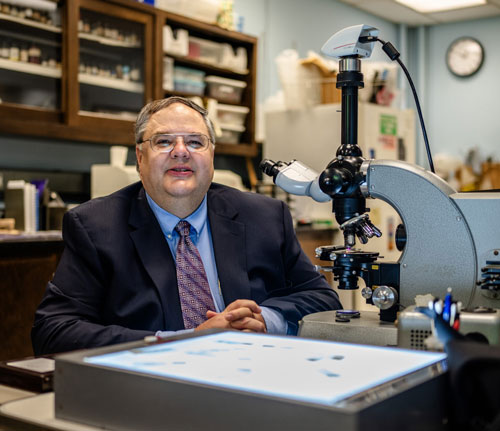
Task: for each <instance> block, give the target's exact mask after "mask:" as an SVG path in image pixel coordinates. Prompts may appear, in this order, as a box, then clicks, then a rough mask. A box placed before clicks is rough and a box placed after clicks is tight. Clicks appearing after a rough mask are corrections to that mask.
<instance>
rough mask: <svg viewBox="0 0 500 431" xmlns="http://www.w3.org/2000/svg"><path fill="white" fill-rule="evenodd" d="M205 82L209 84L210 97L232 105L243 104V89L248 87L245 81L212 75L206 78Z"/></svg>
mask: <svg viewBox="0 0 500 431" xmlns="http://www.w3.org/2000/svg"><path fill="white" fill-rule="evenodd" d="M205 82H206V83H207V84H208V96H209V97H213V98H214V99H217V100H220V101H222V102H230V103H241V96H242V93H243V89H244V88H245V87H246V86H247V83H246V82H244V81H237V80H235V79H228V78H221V77H219V76H211V75H209V76H207V77H206V78H205Z"/></svg>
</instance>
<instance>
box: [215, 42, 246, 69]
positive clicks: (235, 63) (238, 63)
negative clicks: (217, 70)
mask: <svg viewBox="0 0 500 431" xmlns="http://www.w3.org/2000/svg"><path fill="white" fill-rule="evenodd" d="M220 66H221V67H224V68H226V69H231V70H234V71H236V72H241V73H248V69H247V67H248V57H247V50H246V49H245V48H243V47H242V46H240V47H238V48H236V53H235V52H234V49H233V47H232V46H231V45H229V44H228V43H223V44H222V51H221V59H220Z"/></svg>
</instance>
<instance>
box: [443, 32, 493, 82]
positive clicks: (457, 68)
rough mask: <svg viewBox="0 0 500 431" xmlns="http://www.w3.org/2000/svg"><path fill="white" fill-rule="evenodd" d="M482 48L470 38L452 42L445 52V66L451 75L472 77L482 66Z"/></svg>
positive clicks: (461, 38)
mask: <svg viewBox="0 0 500 431" xmlns="http://www.w3.org/2000/svg"><path fill="white" fill-rule="evenodd" d="M483 61H484V48H483V46H482V45H481V43H480V42H479V41H477V40H476V39H474V38H472V37H460V38H458V39H456V40H454V41H453V42H452V43H451V45H450V46H449V48H448V51H447V52H446V65H447V66H448V69H449V70H450V72H451V73H453V74H454V75H456V76H459V77H461V78H466V77H469V76H472V75H474V74H475V73H476V72H477V71H478V70H479V69H480V68H481V66H482V65H483Z"/></svg>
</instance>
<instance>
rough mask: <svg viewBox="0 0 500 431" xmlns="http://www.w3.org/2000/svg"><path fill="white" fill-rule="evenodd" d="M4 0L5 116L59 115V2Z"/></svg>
mask: <svg viewBox="0 0 500 431" xmlns="http://www.w3.org/2000/svg"><path fill="white" fill-rule="evenodd" d="M28 5H29V3H16V2H10V3H6V2H2V3H1V4H0V102H1V104H2V116H5V115H7V116H9V113H10V114H11V115H12V116H13V117H18V116H19V112H21V111H24V116H25V118H28V117H29V116H30V115H32V117H31V118H38V119H40V118H47V119H50V118H52V117H53V118H56V116H55V115H56V114H57V113H58V112H60V111H61V109H62V106H61V105H62V79H61V78H62V68H61V60H62V58H61V57H62V55H61V53H62V31H61V13H60V9H59V7H58V4H57V3H54V2H38V3H35V5H36V8H34V7H30V6H28Z"/></svg>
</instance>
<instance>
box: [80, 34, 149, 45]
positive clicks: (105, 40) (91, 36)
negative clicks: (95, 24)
mask: <svg viewBox="0 0 500 431" xmlns="http://www.w3.org/2000/svg"><path fill="white" fill-rule="evenodd" d="M78 37H79V38H80V39H87V40H91V41H92V42H97V43H100V44H102V45H108V46H115V47H121V48H141V44H140V43H127V42H124V41H122V40H115V39H109V38H107V37H102V36H97V35H95V34H89V33H78Z"/></svg>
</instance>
